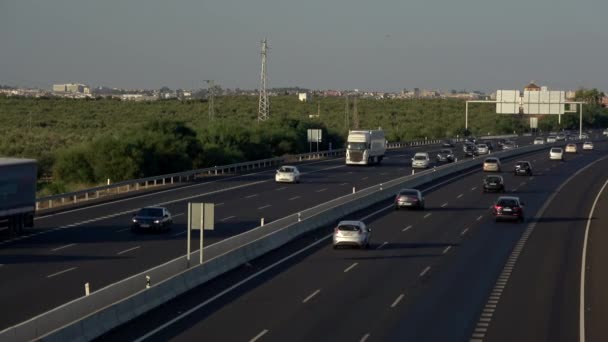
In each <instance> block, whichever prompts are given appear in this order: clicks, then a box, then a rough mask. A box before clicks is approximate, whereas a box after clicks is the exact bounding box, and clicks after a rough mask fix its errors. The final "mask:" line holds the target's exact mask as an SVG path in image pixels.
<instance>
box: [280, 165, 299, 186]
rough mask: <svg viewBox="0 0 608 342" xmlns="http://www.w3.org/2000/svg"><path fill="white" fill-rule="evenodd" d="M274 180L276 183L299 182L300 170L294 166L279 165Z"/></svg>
mask: <svg viewBox="0 0 608 342" xmlns="http://www.w3.org/2000/svg"><path fill="white" fill-rule="evenodd" d="M274 180H275V182H277V183H299V182H300V171H299V170H298V168H297V167H295V166H289V165H284V166H281V168H280V169H278V170H277V174H276V175H275V176H274Z"/></svg>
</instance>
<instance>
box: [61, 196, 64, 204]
mask: <svg viewBox="0 0 608 342" xmlns="http://www.w3.org/2000/svg"><path fill="white" fill-rule="evenodd" d="M61 204H62V205H63V204H65V197H61Z"/></svg>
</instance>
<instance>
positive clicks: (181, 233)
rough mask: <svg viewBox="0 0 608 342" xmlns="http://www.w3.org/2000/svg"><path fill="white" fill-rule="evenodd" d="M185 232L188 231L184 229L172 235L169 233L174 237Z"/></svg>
mask: <svg viewBox="0 0 608 342" xmlns="http://www.w3.org/2000/svg"><path fill="white" fill-rule="evenodd" d="M187 232H188V231H187V230H184V231H183V232H179V233H176V234H173V235H171V236H173V237H175V236H180V235H184V234H186V233H187Z"/></svg>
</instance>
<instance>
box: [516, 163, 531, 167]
mask: <svg viewBox="0 0 608 342" xmlns="http://www.w3.org/2000/svg"><path fill="white" fill-rule="evenodd" d="M515 166H519V167H526V166H528V163H527V162H518V163H517V164H515Z"/></svg>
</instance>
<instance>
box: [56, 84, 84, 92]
mask: <svg viewBox="0 0 608 342" xmlns="http://www.w3.org/2000/svg"><path fill="white" fill-rule="evenodd" d="M53 92H55V93H72V94H90V93H91V89H90V88H89V87H87V86H86V85H84V84H80V83H66V84H53Z"/></svg>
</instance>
